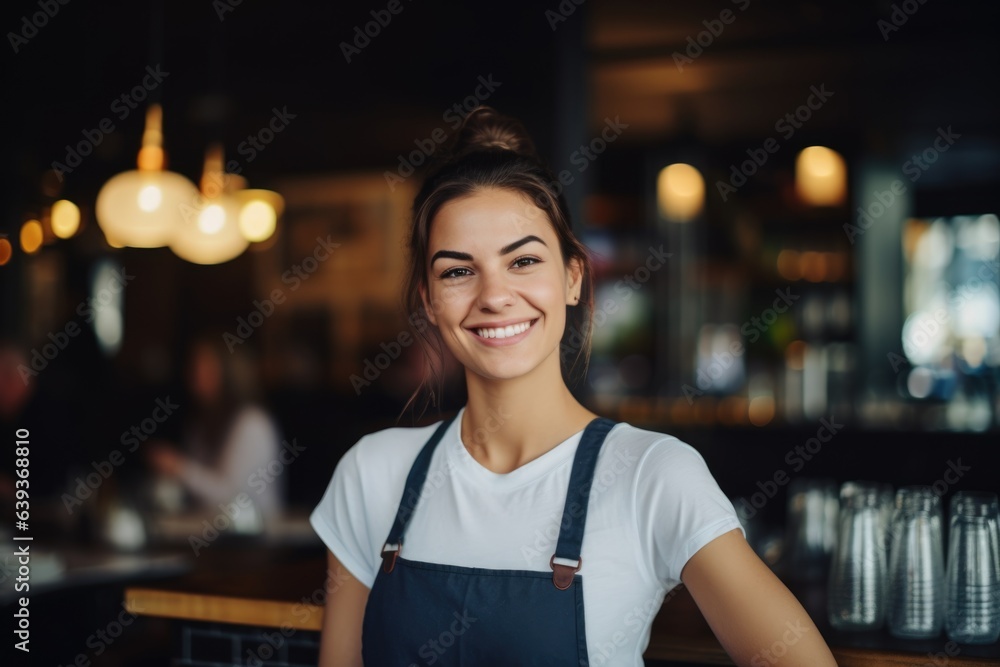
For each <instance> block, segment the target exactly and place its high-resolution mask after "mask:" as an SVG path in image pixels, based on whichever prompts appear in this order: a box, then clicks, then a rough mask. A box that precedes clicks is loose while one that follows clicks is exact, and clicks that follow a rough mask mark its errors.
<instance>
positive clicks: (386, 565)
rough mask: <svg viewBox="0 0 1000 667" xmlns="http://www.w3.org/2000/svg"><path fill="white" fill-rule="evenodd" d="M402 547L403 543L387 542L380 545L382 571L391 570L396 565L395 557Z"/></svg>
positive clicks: (388, 571)
mask: <svg viewBox="0 0 1000 667" xmlns="http://www.w3.org/2000/svg"><path fill="white" fill-rule="evenodd" d="M402 548H403V544H402V543H400V544H389V543H388V542H386V543H385V545H384V546H383V547H382V571H383V572H385V573H386V574H389V573H390V572H392V570H393V568H395V567H396V558H398V557H399V550H400V549H402Z"/></svg>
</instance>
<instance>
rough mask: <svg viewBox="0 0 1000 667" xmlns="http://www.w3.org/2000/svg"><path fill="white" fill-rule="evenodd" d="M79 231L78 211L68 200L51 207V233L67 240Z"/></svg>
mask: <svg viewBox="0 0 1000 667" xmlns="http://www.w3.org/2000/svg"><path fill="white" fill-rule="evenodd" d="M78 229H80V209H79V207H78V206H77V205H76V204H74V203H73V202H71V201H69V200H68V199H60V200H59V201H57V202H56V203H54V204H53V205H52V232H53V233H54V234H55V235H56V236H58V237H59V238H61V239H68V238H70V237H71V236H73V234H76V231H77V230H78Z"/></svg>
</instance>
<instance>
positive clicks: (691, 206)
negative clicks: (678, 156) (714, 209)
mask: <svg viewBox="0 0 1000 667" xmlns="http://www.w3.org/2000/svg"><path fill="white" fill-rule="evenodd" d="M656 198H657V201H658V202H659V206H660V213H661V214H663V217H665V218H666V219H667V220H671V221H673V222H687V221H689V220H692V219H694V218H695V216H697V215H698V214H699V213H701V209H702V207H703V206H704V204H705V179H704V178H702V176H701V173H700V172H699V171H698V170H697V169H695V168H694V167H692V166H691V165H689V164H684V163H682V162H678V163H675V164H672V165H669V166H667V167H664V168H663V169H662V170H661V171H660V175H659V177H658V178H657V181H656Z"/></svg>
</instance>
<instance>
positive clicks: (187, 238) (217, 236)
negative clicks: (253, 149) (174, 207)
mask: <svg viewBox="0 0 1000 667" xmlns="http://www.w3.org/2000/svg"><path fill="white" fill-rule="evenodd" d="M223 164H224V161H223V153H222V145H221V144H213V145H212V146H210V147H209V149H208V151H207V152H206V154H205V170H204V172H203V173H202V177H201V194H200V195H198V194H197V192H196V193H195V196H194V197H192V198H191V199H189V200H188V201H187V202H185V203H184V204H182V205H181V206H180V207H179V210H180V211H181V213H182V215H181V218H182V220H181V223H180V225H179V227H178V229H177V232H176V233H175V234H174V236H173V238H172V239H171V241H170V249H171V250H173V251H174V254H176V255H177V256H178V257H180V258H181V259H184V260H187V261H189V262H193V263H195V264H221V263H222V262H228V261H229V260H231V259H233V258H235V257H237V256H238V255H239V254H240V253H242V252H243V251H244V250H246V248H247V246H248V245H249V244H250V242H249V241H248V240H247V239H246V238H244V236H243V235H242V234H241V233H240V228H239V215H240V202H239V200H238V199H237V198H236V196H235V194H234V193H232V192H229V191H227V190H226V188H225V187H224V182H225V179H226V174H225V171H224V167H223Z"/></svg>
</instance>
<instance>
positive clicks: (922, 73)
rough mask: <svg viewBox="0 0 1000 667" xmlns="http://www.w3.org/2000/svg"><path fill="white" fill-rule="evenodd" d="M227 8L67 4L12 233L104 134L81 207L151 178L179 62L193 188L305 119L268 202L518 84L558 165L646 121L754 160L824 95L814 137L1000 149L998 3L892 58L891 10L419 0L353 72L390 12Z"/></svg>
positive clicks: (174, 139)
mask: <svg viewBox="0 0 1000 667" xmlns="http://www.w3.org/2000/svg"><path fill="white" fill-rule="evenodd" d="M225 2H226V0H217V2H215V3H211V2H204V1H198V2H194V1H193V0H181V1H179V2H173V3H166V2H165V0H158V1H157V2H154V3H136V2H128V1H125V0H116V1H111V2H104V3H69V4H67V5H60V9H59V13H58V14H57V15H56V16H54V17H52V18H51V19H49V20H48V24H47V25H45V26H43V27H42V28H41V29H39V30H38V34H37V35H36V36H34V37H32V38H31V39H30V40H29V41H28V43H27V44H25V45H22V47H21V48H20V49H19V51H18V52H17V53H16V54H15V53H8V54H6V56H5V58H6V59H7V63H6V64H5V70H4V77H5V79H6V82H7V86H6V87H5V89H6V90H8V91H12V97H11V102H12V103H11V104H8V105H6V106H7V107H8V111H9V112H12V113H13V120H12V121H10V125H9V127H11V128H14V131H11V132H9V133H8V134H9V136H8V138H7V145H6V150H5V154H6V155H7V157H8V159H6V160H4V161H3V162H4V164H3V167H2V168H3V169H4V170H6V176H7V178H6V179H4V186H2V187H4V188H5V190H6V191H7V194H8V195H9V196H8V197H5V202H6V203H7V207H6V209H5V215H4V219H3V223H2V224H3V226H4V228H6V229H8V230H9V229H11V228H14V227H15V226H16V225H17V224H19V223H20V220H21V218H22V216H23V211H24V210H25V209H26V208H29V207H31V206H35V205H37V202H38V200H39V198H40V194H39V189H38V179H39V176H40V174H41V173H42V171H43V170H44V169H46V168H47V167H48V166H49V165H50V164H51V163H52V162H53V161H56V160H59V159H60V158H63V157H64V156H65V155H66V146H67V145H75V144H76V143H77V142H79V141H80V140H81V139H82V138H83V136H84V135H83V132H84V131H85V130H93V129H94V128H96V127H98V125H99V123H100V122H101V121H102V119H104V118H108V117H110V118H111V119H112V120H113V121H114V124H115V130H114V131H113V132H111V133H109V134H106V135H104V136H103V139H102V141H101V143H100V145H99V146H97V148H96V149H95V151H94V154H93V155H92V156H90V157H87V158H85V159H83V160H82V164H81V165H80V167H79V168H78V169H76V170H75V171H74V172H73V173H72V174H71V175H70V177H68V178H67V180H66V182H65V184H64V186H63V187H64V193H66V194H69V195H72V196H76V197H77V198H78V199H80V200H82V201H85V200H87V199H88V198H90V199H92V198H93V195H94V193H95V192H96V188H98V187H99V186H100V184H101V183H103V182H104V181H105V180H106V179H107V178H108V177H110V176H111V175H113V174H114V173H116V172H118V171H121V170H123V169H127V168H129V167H130V166H131V165H132V164H134V159H135V153H136V149H137V147H138V143H139V138H140V136H141V132H142V117H141V113H140V112H138V111H137V112H135V113H131V114H130V115H129V116H128V117H126V118H123V119H119V118H118V117H116V116H115V115H114V112H113V109H114V107H113V106H112V105H113V102H114V100H115V99H116V98H118V97H120V96H121V95H122V94H123V93H127V92H128V91H129V90H130V89H132V88H133V87H134V86H135V85H136V84H137V83H139V82H140V81H141V80H142V77H143V75H144V71H145V68H146V67H147V65H153V64H157V63H158V64H161V65H162V68H163V70H164V71H167V72H169V75H168V76H167V77H166V78H165V79H164V83H163V84H162V85H161V86H159V87H157V89H156V90H155V91H154V92H153V96H154V97H159V99H160V100H161V101H162V102H163V104H164V107H165V135H166V147H167V150H168V152H169V155H170V159H171V164H172V165H173V168H174V169H177V170H179V171H182V172H183V173H185V174H187V175H188V176H190V177H192V178H194V177H197V175H198V173H199V171H200V163H201V160H202V155H203V151H204V148H205V146H206V145H207V144H208V142H210V141H222V142H223V144H224V145H225V147H226V150H227V154H228V155H229V156H234V155H235V156H239V155H240V154H239V148H240V146H241V144H242V142H243V141H244V140H245V139H246V137H247V136H248V135H251V134H255V133H257V132H258V131H259V130H260V129H261V128H263V127H266V124H267V123H268V122H269V120H270V118H271V117H272V115H273V114H274V109H285V108H287V110H288V111H289V112H290V113H292V114H294V115H295V118H294V120H292V121H291V122H290V123H289V126H288V128H287V129H286V130H284V131H283V132H282V133H281V135H280V136H278V137H277V138H276V139H275V141H273V143H272V144H269V145H268V146H267V147H266V149H265V150H262V151H259V152H258V154H256V155H255V156H254V159H253V160H252V161H247V160H246V156H245V155H244V156H242V157H241V160H243V166H244V167H245V171H244V175H246V176H247V177H248V178H249V179H250V182H251V184H252V185H267V184H268V183H269V182H273V181H276V180H279V179H282V178H284V177H286V176H287V175H288V174H295V173H317V172H327V171H339V170H360V169H384V168H386V167H391V166H393V165H395V163H396V162H397V156H398V155H399V154H400V153H402V152H406V151H410V150H413V146H414V141H416V140H420V139H423V138H426V137H427V136H429V135H430V134H431V132H432V131H433V130H434V129H435V128H438V127H441V128H444V129H445V130H448V129H450V127H449V125H448V124H447V122H446V121H445V120H444V114H445V112H446V111H447V110H448V109H449V108H450V107H452V106H453V105H454V104H456V103H461V102H462V100H463V99H465V98H466V97H467V96H469V95H470V94H472V93H473V92H474V91H475V89H476V86H477V85H478V78H479V77H480V76H483V77H488V76H490V75H492V76H493V78H494V80H496V81H499V82H501V85H499V87H498V88H497V89H496V91H495V92H494V93H493V94H492V95H491V96H490V97H489V98H488V100H487V103H490V104H495V105H496V106H497V107H499V108H501V109H502V110H503V111H506V112H509V113H512V114H515V115H518V116H521V117H523V118H524V119H525V120H526V122H527V123H528V125H529V128H530V129H532V130H533V131H534V132H535V133H536V136H537V137H538V143H539V146H540V148H541V150H542V151H543V153H545V152H546V151H547V152H548V153H549V154H551V153H552V152H553V151H554V150H555V149H554V146H555V145H556V144H557V143H558V142H557V141H556V139H555V136H556V135H557V134H558V133H559V132H564V130H563V129H561V124H562V122H563V120H564V116H565V114H566V113H567V109H570V110H571V111H572V110H574V109H578V108H582V110H583V111H582V117H584V118H586V119H588V122H589V125H590V130H589V131H590V132H592V131H594V130H595V129H598V128H600V127H601V126H602V125H603V123H604V119H605V118H608V117H615V116H620V117H621V120H622V121H624V122H628V123H629V124H630V129H629V131H628V133H627V135H626V136H625V137H624V138H623V143H625V144H633V145H643V144H646V143H649V142H658V141H668V140H671V139H674V138H677V137H687V138H689V139H691V140H695V141H700V142H705V143H711V144H716V145H719V144H723V145H724V144H727V143H729V144H739V145H742V144H745V143H746V142H747V141H750V140H758V139H762V138H764V137H766V136H769V135H770V134H773V132H774V129H773V128H774V124H775V121H776V120H777V119H779V118H781V117H782V116H783V115H784V114H786V113H788V112H792V111H794V110H795V108H796V107H797V106H799V105H801V104H802V103H803V102H804V101H805V99H806V97H807V96H808V94H809V89H810V86H814V85H816V86H818V85H822V84H825V85H826V87H827V89H829V90H831V91H833V92H834V97H833V98H832V102H831V103H830V104H829V105H826V106H824V108H822V109H820V110H818V111H816V113H815V114H814V118H813V119H812V120H810V123H809V126H808V132H810V133H812V134H817V135H822V134H823V133H828V134H834V135H837V136H841V137H845V138H850V139H851V140H852V141H856V142H859V143H861V144H862V145H864V146H868V147H871V148H873V149H877V148H878V147H879V146H880V145H882V144H885V143H889V144H893V145H898V144H901V143H903V144H905V143H906V142H907V141H913V142H919V141H920V140H921V137H924V136H925V135H928V133H929V134H933V131H934V128H936V127H937V126H939V125H942V124H944V125H948V124H953V125H955V126H956V128H957V127H961V128H962V129H963V131H965V132H969V133H970V134H976V135H979V136H982V137H984V138H985V139H986V140H994V141H995V140H996V138H997V133H998V131H997V113H996V110H997V108H998V105H997V102H998V100H997V96H998V93H997V86H996V84H995V79H996V76H995V72H996V71H997V68H998V65H1000V59H998V48H997V40H996V37H995V29H996V28H995V26H996V25H997V19H998V16H997V14H998V12H1000V10H998V9H997V6H996V5H994V4H992V3H985V2H984V3H947V4H946V3H943V2H933V1H932V2H925V3H924V4H919V3H917V0H911V4H912V5H914V6H916V7H918V9H917V11H916V12H915V13H914V14H913V15H912V16H908V17H907V21H906V22H905V23H903V24H902V25H901V26H900V27H899V29H898V30H895V31H892V32H891V33H889V34H888V39H884V37H883V33H882V31H881V29H880V27H879V23H878V22H879V20H883V19H889V18H890V17H891V16H892V12H893V3H890V2H860V3H844V2H832V1H826V0H823V1H819V2H790V3H780V4H777V5H775V4H765V3H762V2H758V0H752V1H749V0H739V1H738V2H732V1H730V2H721V1H720V2H718V3H711V4H706V3H697V2H669V3H668V2H640V1H638V0H588V1H587V2H585V3H584V4H583V5H582V6H579V7H578V9H577V10H576V11H575V12H574V13H573V14H571V15H569V16H566V17H564V18H565V20H564V21H559V22H558V23H556V25H555V29H554V30H553V29H552V26H551V25H550V18H551V15H549V14H546V12H547V11H548V12H552V11H558V8H559V7H560V6H571V5H572V3H570V2H569V0H564V1H563V2H561V3H560V2H557V1H556V0H548V1H544V2H511V3H504V4H503V5H496V4H492V3H490V4H487V3H478V2H464V3H436V4H430V3H411V2H410V1H409V0H402V4H401V5H400V6H401V7H402V11H401V12H400V13H398V14H396V15H393V16H392V17H391V20H390V21H389V22H388V24H387V25H385V26H384V27H381V28H380V29H379V33H378V34H377V35H376V36H375V37H373V38H371V40H370V43H368V44H367V45H366V46H364V47H363V48H361V49H359V52H358V53H355V54H353V55H352V57H351V62H347V59H346V58H345V56H344V54H343V52H342V47H341V44H342V42H345V41H348V40H352V39H353V38H354V30H355V27H359V28H360V27H361V26H363V25H364V24H365V23H366V22H368V21H371V20H372V17H371V15H370V13H371V12H372V11H376V12H379V11H382V10H383V9H384V7H385V6H386V4H384V3H382V2H379V1H378V0H376V1H374V2H371V3H328V4H322V5H320V4H314V3H311V2H306V0H288V1H286V2H282V3H280V4H268V5H261V4H252V3H249V2H243V3H240V4H237V5H235V6H232V7H231V9H232V11H226V12H224V13H222V14H221V15H220V14H219V13H218V11H217V7H219V6H225V5H223V4H222V3H225ZM572 6H575V5H572ZM744 6H745V9H741V7H744ZM24 7H27V9H20V10H19V9H17V8H14V9H11V8H8V19H7V20H6V22H5V25H8V26H11V25H13V26H17V25H20V24H21V21H22V16H21V13H24V12H28V11H29V10H30V9H32V8H33V7H34V5H31V6H29V5H24ZM723 9H730V10H731V11H732V12H733V14H732V17H733V20H732V21H731V22H730V23H729V24H725V25H724V27H723V29H722V30H721V32H720V33H719V34H718V35H717V36H712V39H711V42H710V43H708V41H709V40H708V39H707V37H708V35H707V34H706V35H703V36H702V37H701V38H702V40H703V41H704V42H706V43H708V45H707V46H706V47H704V52H703V53H702V54H701V55H699V56H698V57H697V58H694V59H693V62H691V63H687V64H685V66H684V68H683V70H681V69H679V68H678V67H677V65H676V63H675V60H674V57H673V55H674V53H675V52H680V51H683V49H685V48H686V47H687V46H688V42H687V40H688V37H692V38H694V39H696V38H698V35H699V33H700V32H702V31H705V30H706V26H705V25H704V23H703V22H704V21H710V22H711V21H713V20H716V19H719V17H720V13H721V12H722V10H723ZM158 16H159V17H162V20H156V17H158ZM726 18H728V15H727V17H726ZM151 25H157V26H160V30H161V31H162V35H161V36H162V39H160V38H159V36H158V33H157V30H155V29H151ZM714 25H715V27H716V28H718V24H714ZM576 36H579V37H580V38H579V39H578V40H577V39H575V37H576ZM575 44H579V45H581V46H580V48H576V47H575V46H574V45H575ZM576 71H581V72H582V76H581V81H582V82H583V85H582V87H580V88H578V89H575V92H573V91H574V89H572V88H570V89H569V90H570V91H571V92H570V94H569V97H568V98H564V97H565V93H564V92H562V91H565V90H567V88H566V86H565V85H564V84H565V81H564V78H565V77H567V76H569V75H573V73H574V72H576ZM560 96H563V97H560ZM582 138H586V137H582Z"/></svg>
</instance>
